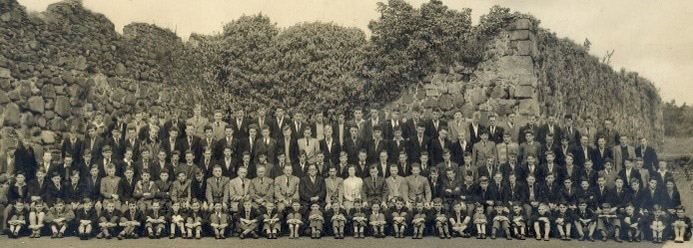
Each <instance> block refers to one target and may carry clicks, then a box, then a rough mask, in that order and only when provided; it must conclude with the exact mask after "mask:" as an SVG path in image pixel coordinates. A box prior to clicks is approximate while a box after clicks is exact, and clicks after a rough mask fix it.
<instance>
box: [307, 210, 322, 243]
mask: <svg viewBox="0 0 693 248" xmlns="http://www.w3.org/2000/svg"><path fill="white" fill-rule="evenodd" d="M308 220H309V221H310V234H311V237H310V238H312V239H319V238H320V235H321V233H322V231H323V230H322V227H323V223H324V220H325V219H324V217H323V215H322V211H320V205H319V204H318V203H313V204H311V205H310V213H309V214H308Z"/></svg>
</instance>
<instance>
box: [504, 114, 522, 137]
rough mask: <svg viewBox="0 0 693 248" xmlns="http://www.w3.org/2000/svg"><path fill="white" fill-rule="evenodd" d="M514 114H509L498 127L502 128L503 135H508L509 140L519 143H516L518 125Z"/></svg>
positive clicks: (518, 133)
mask: <svg viewBox="0 0 693 248" xmlns="http://www.w3.org/2000/svg"><path fill="white" fill-rule="evenodd" d="M515 118H516V114H515V113H514V112H512V113H510V114H508V115H507V117H506V121H505V123H503V124H501V125H500V126H502V127H503V130H504V131H505V133H507V134H509V135H510V140H511V141H512V142H515V143H518V144H519V143H520V142H519V141H518V139H519V137H520V125H519V124H518V123H517V122H516V120H515Z"/></svg>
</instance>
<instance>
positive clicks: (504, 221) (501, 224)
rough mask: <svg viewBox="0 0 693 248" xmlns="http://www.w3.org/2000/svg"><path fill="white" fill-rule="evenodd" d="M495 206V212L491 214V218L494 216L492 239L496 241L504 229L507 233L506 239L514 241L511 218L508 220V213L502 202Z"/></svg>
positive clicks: (497, 202)
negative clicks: (500, 231) (511, 231)
mask: <svg viewBox="0 0 693 248" xmlns="http://www.w3.org/2000/svg"><path fill="white" fill-rule="evenodd" d="M493 206H494V207H493V208H494V210H493V212H492V213H491V216H493V218H492V219H493V233H491V239H496V236H498V232H499V230H500V229H501V228H503V231H504V232H505V238H506V239H508V240H511V239H513V238H512V235H511V233H510V218H508V214H509V213H508V211H507V210H506V208H505V207H504V206H503V203H502V202H501V201H496V203H495V204H494V205H493Z"/></svg>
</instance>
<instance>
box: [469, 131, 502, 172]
mask: <svg viewBox="0 0 693 248" xmlns="http://www.w3.org/2000/svg"><path fill="white" fill-rule="evenodd" d="M489 157H493V158H494V159H495V157H496V144H495V143H493V141H490V140H488V131H486V130H482V131H481V140H480V141H479V142H478V143H476V144H474V146H473V147H472V159H473V161H474V165H476V166H479V165H481V164H483V162H485V161H486V159H487V158H489Z"/></svg>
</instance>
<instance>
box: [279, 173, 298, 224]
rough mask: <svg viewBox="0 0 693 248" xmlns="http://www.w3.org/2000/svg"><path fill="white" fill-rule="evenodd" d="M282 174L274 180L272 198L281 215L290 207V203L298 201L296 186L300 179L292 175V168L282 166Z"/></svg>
mask: <svg viewBox="0 0 693 248" xmlns="http://www.w3.org/2000/svg"><path fill="white" fill-rule="evenodd" d="M283 173H284V174H283V175H281V176H278V177H277V178H276V179H275V180H274V184H275V187H274V198H275V199H276V201H277V210H278V211H279V212H280V213H283V211H284V209H285V208H289V207H291V203H292V202H297V201H298V200H299V195H298V185H299V183H300V179H299V178H298V177H296V176H294V175H292V174H293V168H292V167H291V166H284V169H283Z"/></svg>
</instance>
